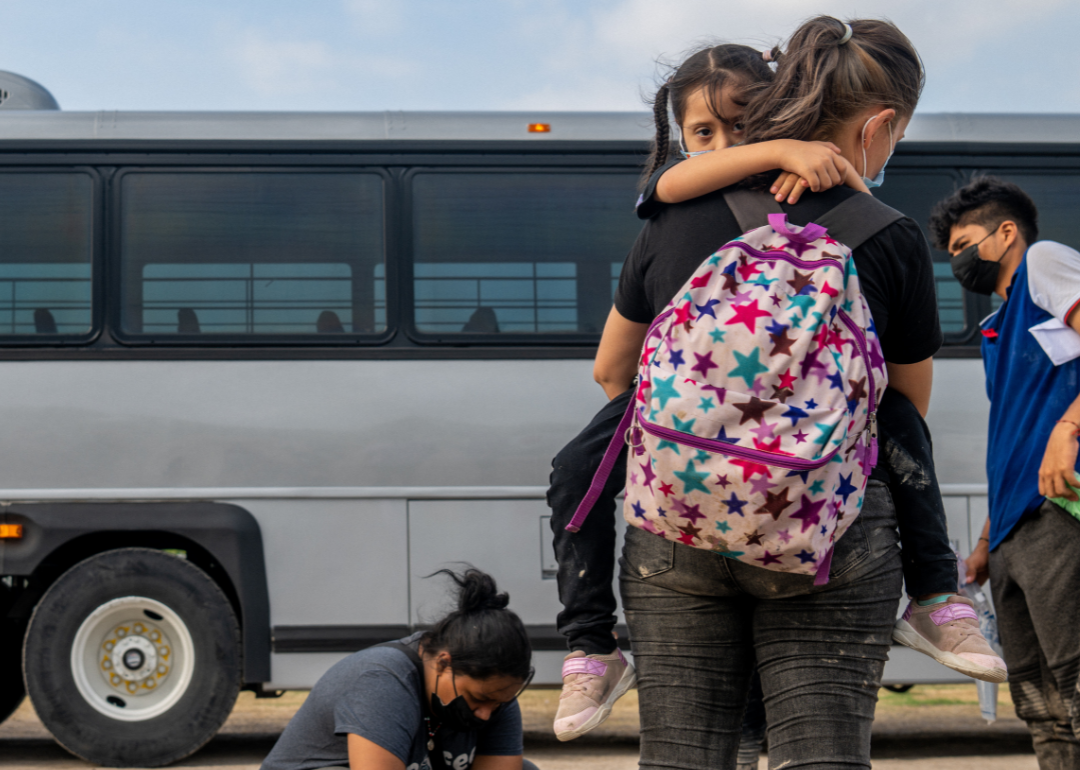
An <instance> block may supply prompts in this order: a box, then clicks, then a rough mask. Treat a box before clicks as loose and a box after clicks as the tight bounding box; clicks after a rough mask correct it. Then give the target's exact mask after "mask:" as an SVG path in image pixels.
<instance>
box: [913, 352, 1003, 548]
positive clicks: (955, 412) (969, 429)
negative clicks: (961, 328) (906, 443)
mask: <svg viewBox="0 0 1080 770" xmlns="http://www.w3.org/2000/svg"><path fill="white" fill-rule="evenodd" d="M985 383H986V378H985V375H984V374H983V363H982V359H978V358H936V359H934V389H933V392H932V395H931V397H930V411H929V413H928V414H927V415H926V422H927V424H929V426H930V433H931V435H932V436H933V439H934V464H935V465H936V466H937V475H938V482H939V483H941V484H985V483H986V431H987V427H988V425H989V421H990V400H989V399H988V398H987V397H986V384H985ZM980 526H981V522H980ZM953 537H956V535H955V534H954V535H953Z"/></svg>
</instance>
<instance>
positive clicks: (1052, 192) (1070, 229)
mask: <svg viewBox="0 0 1080 770" xmlns="http://www.w3.org/2000/svg"><path fill="white" fill-rule="evenodd" d="M985 173H988V174H993V175H994V176H999V177H1001V178H1002V179H1007V180H1008V181H1010V182H1015V183H1016V184H1018V185H1020V187H1021V188H1022V189H1023V190H1024V192H1026V193H1027V194H1028V195H1030V196H1031V199H1032V200H1033V201H1035V206H1036V208H1038V210H1039V238H1040V240H1049V241H1057V242H1059V243H1064V244H1065V245H1066V246H1071V247H1072V248H1074V249H1080V224H1078V221H1077V211H1080V174H1078V172H1076V171H1071V172H1042V173H1035V172H1029V171H1025V172H1021V173H1015V172H1012V171H1010V170H1004V169H1003V170H1000V171H998V170H992V169H991V170H988V171H986V172H985Z"/></svg>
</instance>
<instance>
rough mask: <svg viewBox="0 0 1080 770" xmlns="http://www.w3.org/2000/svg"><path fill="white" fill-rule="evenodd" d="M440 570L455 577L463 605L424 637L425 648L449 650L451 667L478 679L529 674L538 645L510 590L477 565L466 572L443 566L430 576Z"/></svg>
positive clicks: (458, 599) (433, 651) (452, 578)
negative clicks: (511, 607) (534, 647)
mask: <svg viewBox="0 0 1080 770" xmlns="http://www.w3.org/2000/svg"><path fill="white" fill-rule="evenodd" d="M434 575H446V576H447V577H449V578H450V580H452V581H453V582H454V584H455V586H456V589H457V592H456V593H457V609H456V610H454V611H453V612H451V613H450V614H449V615H447V616H446V617H444V618H443V619H442V620H440V621H439V622H438V623H436V624H435V625H434V626H432V627H431V628H430V629H428V630H427V631H426V632H425V633H424V635H423V636H422V637H421V639H420V644H421V645H422V646H423V648H424V652H425V654H432V653H437V652H442V651H444V650H445V651H446V652H448V653H450V665H451V667H452V668H453V669H454V670H455V671H457V672H458V673H461V674H464V675H465V676H470V677H473V678H474V679H488V678H489V677H492V676H500V675H501V676H509V677H513V678H514V679H522V680H524V679H526V678H527V677H528V675H529V668H530V662H531V660H532V647H531V646H530V644H529V636H528V634H527V633H526V632H525V626H524V624H523V623H522V622H521V618H519V617H518V616H517V615H516V614H515V613H513V612H512V611H510V610H509V609H507V606H508V605H509V603H510V596H509V594H506V593H500V592H499V589H498V586H496V585H495V579H494V578H493V577H491V575H488V574H487V573H486V572H481V571H480V570H478V569H475V568H473V567H469V568H468V569H466V570H465V571H464V572H461V573H458V572H454V571H453V570H448V569H443V570H439V571H438V572H435V573H433V574H432V575H428V577H433V576H434Z"/></svg>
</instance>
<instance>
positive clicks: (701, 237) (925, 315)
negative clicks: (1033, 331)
mask: <svg viewBox="0 0 1080 770" xmlns="http://www.w3.org/2000/svg"><path fill="white" fill-rule="evenodd" d="M852 195H865V193H860V192H856V191H855V190H852V189H850V188H848V187H834V188H833V189H831V190H828V191H826V192H822V193H810V192H808V193H806V194H805V195H803V197H802V198H801V199H800V200H799V202H798V203H796V204H795V205H789V204H786V203H785V204H782V205H781V207H782V209H783V210H784V212H785V213H786V214H787V216H788V221H789V222H791V223H792V224H795V225H800V226H802V225H806V224H808V223H810V222H813V221H814V219H815V218H817V217H821V216H822V215H824V214H825V213H826V212H827V211H829V210H830V209H832V208H834V207H835V206H836V205H838V204H839V203H841V202H842V201H844V200H846V199H847V198H848V197H850V196H852ZM740 235H742V229H741V228H740V227H739V224H738V222H737V221H736V220H735V216H734V215H733V214H732V213H731V209H729V208H728V206H727V203H726V202H725V201H724V197H723V191H722V190H721V191H718V192H714V193H710V194H708V195H703V196H701V197H700V198H695V199H693V200H689V201H686V202H684V203H679V204H676V205H671V206H665V207H663V208H662V209H661V210H660V211H658V212H657V213H656V214H655V215H654V216H653V218H652V219H650V220H649V221H648V222H647V223H646V224H645V227H644V228H643V229H642V231H641V233H640V234H639V235H638V238H637V241H635V243H634V246H633V248H631V250H630V254H629V256H628V257H627V259H626V263H625V264H624V265H623V269H622V274H621V275H620V276H619V286H618V289H617V290H616V292H615V307H616V309H617V310H618V311H619V313H620V314H621V315H622V316H623V317H624V318H626V319H628V320H630V321H635V322H637V323H651V322H652V320H653V319H654V318H656V316H657V315H659V314H660V311H662V310H663V309H664V307H665V306H666V305H667V303H668V302H670V301H671V298H672V297H674V296H675V294H676V293H677V292H678V291H679V289H681V288H682V285H683V284H684V283H686V281H688V280H689V279H690V276H691V275H692V274H693V273H694V271H695V270H697V268H698V267H699V266H700V265H701V263H702V262H703V261H704V260H705V258H706V257H708V256H709V255H711V254H713V253H714V252H716V251H717V250H718V249H719V248H720V247H721V246H723V245H724V244H725V243H727V242H728V241H730V240H732V239H734V238H737V237H739V236H740ZM853 255H854V258H855V269H856V270H857V271H858V274H859V286H860V288H861V289H862V293H863V295H864V296H865V297H866V302H867V304H868V305H869V306H870V313H871V315H872V316H873V319H874V326H875V328H876V330H877V333H878V337H879V338H880V340H881V349H882V354H883V355H884V356H885V360H886V361H889V362H891V363H894V364H913V363H916V362H918V361H922V360H925V359H927V358H930V357H931V356H932V355H934V353H936V352H937V351H938V349H939V348H940V347H941V342H942V335H941V325H940V323H939V322H938V312H937V297H936V294H935V287H934V268H933V262H932V261H931V258H930V249H929V247H928V246H927V244H926V239H925V238H924V237H923V234H922V231H920V230H919V226H918V225H917V224H915V221H914V220H912V219H911V218H910V217H905V218H904V219H901V220H900V221H898V222H895V223H894V224H892V225H890V226H889V227H886V228H885V229H884V230H882V231H881V232H879V233H878V234H877V235H875V236H874V237H873V238H871V239H870V240H868V241H867V242H866V243H865V244H863V245H862V246H860V247H859V248H857V249H855V251H854V252H853Z"/></svg>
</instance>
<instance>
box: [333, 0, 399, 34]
mask: <svg viewBox="0 0 1080 770" xmlns="http://www.w3.org/2000/svg"><path fill="white" fill-rule="evenodd" d="M342 7H343V8H344V9H345V13H346V14H348V15H349V17H351V19H352V22H353V28H354V29H355V30H356V31H357V32H358V33H359V34H360V35H363V36H369V37H374V36H377V35H387V34H390V33H393V32H397V31H399V30H400V29H401V28H402V25H403V22H404V20H403V16H402V6H401V3H400V2H397V0H342Z"/></svg>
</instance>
